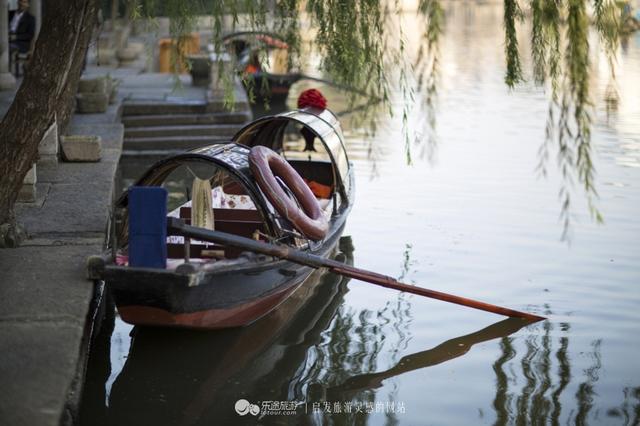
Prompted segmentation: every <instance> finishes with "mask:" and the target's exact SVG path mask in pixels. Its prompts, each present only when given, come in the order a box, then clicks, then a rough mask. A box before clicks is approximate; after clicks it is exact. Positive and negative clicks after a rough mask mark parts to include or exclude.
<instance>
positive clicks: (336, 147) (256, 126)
mask: <svg viewBox="0 0 640 426" xmlns="http://www.w3.org/2000/svg"><path fill="white" fill-rule="evenodd" d="M291 122H294V123H298V124H301V125H303V126H305V127H306V128H308V129H309V130H310V131H311V132H312V133H313V134H314V135H315V136H316V137H317V139H318V140H319V141H320V143H322V145H323V146H324V148H325V149H326V151H327V154H328V155H329V158H330V160H331V163H332V164H333V166H334V170H335V175H336V176H335V178H336V187H337V188H338V190H339V191H340V193H341V195H342V197H343V199H346V198H348V197H347V194H346V193H345V185H344V182H345V181H346V180H347V179H349V173H350V172H351V166H350V163H349V157H348V156H347V150H346V148H345V145H344V136H343V135H342V128H341V127H340V122H339V121H338V119H337V117H336V116H335V115H334V114H333V113H332V112H331V111H329V110H328V109H317V108H304V109H300V110H295V111H289V112H285V113H282V114H278V115H273V116H267V117H262V118H260V119H258V120H256V121H253V122H251V123H249V124H248V125H246V126H245V127H243V128H242V129H240V130H239V131H238V132H237V133H236V134H235V135H234V137H233V142H236V143H239V144H242V145H246V146H248V147H253V146H256V145H263V146H266V147H268V148H271V149H273V150H274V151H277V152H279V151H282V148H283V139H284V132H285V129H286V128H287V126H288V125H289V124H290V123H291Z"/></svg>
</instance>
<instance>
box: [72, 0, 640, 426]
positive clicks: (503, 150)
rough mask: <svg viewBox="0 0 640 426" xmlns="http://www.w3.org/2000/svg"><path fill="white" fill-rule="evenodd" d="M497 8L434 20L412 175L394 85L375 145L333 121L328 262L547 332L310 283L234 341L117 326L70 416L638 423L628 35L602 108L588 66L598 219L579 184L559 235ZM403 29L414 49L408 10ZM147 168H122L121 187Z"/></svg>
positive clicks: (538, 120) (536, 96)
mask: <svg viewBox="0 0 640 426" xmlns="http://www.w3.org/2000/svg"><path fill="white" fill-rule="evenodd" d="M501 14H502V8H501V6H500V5H495V4H484V5H472V2H465V3H462V2H460V3H458V2H456V3H455V4H454V5H453V6H451V7H450V8H449V9H448V10H447V26H446V29H445V34H444V36H443V40H442V44H441V57H440V60H441V70H442V73H441V82H440V88H439V93H438V104H437V113H436V114H437V115H436V133H435V138H432V140H431V142H428V137H427V136H426V135H427V133H428V132H427V131H426V130H424V129H427V127H426V120H425V118H424V117H425V115H424V110H422V109H420V108H418V107H416V108H414V109H413V110H412V112H411V113H410V115H409V123H408V125H409V133H408V134H409V135H410V139H409V145H410V147H411V152H412V159H413V162H412V165H407V161H406V152H405V141H404V140H405V139H404V138H405V132H404V130H403V127H402V122H401V116H402V112H403V106H404V105H405V103H404V100H405V99H404V97H403V96H402V95H401V94H400V93H399V92H398V94H397V95H396V97H395V98H394V99H393V109H394V116H393V117H389V115H388V114H387V113H385V112H381V113H380V114H379V115H378V116H377V117H376V123H377V125H378V129H377V132H376V134H375V135H374V136H371V135H368V134H367V132H365V131H364V130H363V129H362V128H360V127H359V126H358V125H356V124H354V123H355V120H354V117H353V115H350V114H343V115H342V116H341V118H342V120H343V125H344V128H345V135H346V138H347V144H348V150H349V155H350V159H351V160H352V161H353V164H354V166H355V170H356V186H357V191H356V203H355V207H354V209H353V212H352V214H351V216H350V217H349V220H348V225H347V228H346V230H345V235H347V236H349V237H350V239H345V240H344V241H343V246H342V250H343V252H344V253H345V254H346V255H347V259H348V261H350V262H352V263H353V264H354V265H356V266H358V267H361V268H366V269H372V270H375V271H378V272H380V273H384V274H388V275H392V276H395V277H398V278H400V279H401V280H402V281H404V282H408V283H413V284H415V285H417V286H424V287H428V288H432V289H436V290H440V291H444V292H449V293H453V294H457V295H463V296H466V297H471V298H475V299H479V300H483V301H486V302H490V303H495V304H499V305H505V306H508V307H511V308H515V309H519V310H526V311H531V312H534V313H538V314H541V315H544V316H546V317H547V318H548V319H547V320H546V321H543V322H539V323H536V324H534V325H529V326H524V327H523V324H521V323H519V322H517V321H513V320H506V321H505V320H503V318H501V317H498V316H495V315H493V314H489V313H484V312H481V311H476V310H472V309H468V308H464V307H461V306H457V305H451V304H447V303H444V302H439V301H435V300H430V299H424V298H421V297H417V296H412V295H408V294H400V293H397V292H394V291H391V290H387V289H383V288H379V287H375V286H372V285H370V284H366V283H362V282H357V281H353V280H352V281H349V280H346V279H342V278H340V277H337V276H334V275H331V274H326V273H322V272H319V273H316V274H315V275H314V276H312V278H311V279H310V280H309V282H308V283H307V285H306V286H305V287H303V288H302V289H301V290H300V291H298V292H296V293H295V295H294V297H292V298H291V299H290V300H289V301H287V303H286V304H285V305H283V306H282V308H281V309H279V310H278V311H277V312H274V313H273V314H272V315H269V316H268V317H267V318H264V319H262V320H260V321H259V322H257V323H256V324H254V325H252V326H250V327H246V328H243V329H239V330H227V331H222V332H206V333H204V332H185V331H175V330H162V329H132V327H131V326H129V325H127V324H125V323H123V322H122V321H120V320H119V319H118V318H117V316H116V318H115V321H113V322H110V321H105V325H103V330H101V333H100V336H99V339H98V341H97V342H96V344H95V345H94V347H93V348H92V353H91V358H90V364H89V371H88V377H87V382H86V384H85V392H84V396H83V405H82V410H81V423H82V424H87V425H88V424H91V425H99V424H105V425H129V424H131V425H133V424H136V425H144V424H155V425H161V424H163V425H164V424H167V425H218V424H233V425H235V424H372V425H382V424H400V425H467V424H499V425H503V424H528V423H536V424H538V423H549V424H574V423H576V424H605V425H631V424H638V423H639V422H640V362H639V361H638V356H637V354H638V353H640V337H639V333H638V331H639V330H638V328H639V325H640V288H639V286H640V33H636V34H635V35H632V36H631V37H630V38H628V39H627V40H625V42H624V43H623V46H622V48H621V50H620V52H619V57H618V74H617V83H616V84H617V85H618V88H619V92H620V95H621V96H620V100H619V101H618V102H617V104H616V105H614V106H615V108H613V109H612V108H611V103H607V102H605V93H606V88H607V86H608V85H609V83H610V80H609V76H608V73H607V71H606V60H605V58H603V57H599V56H597V55H596V56H594V61H595V62H596V63H595V66H594V76H593V79H592V85H591V87H592V90H593V100H594V105H595V112H594V126H593V137H592V139H593V151H594V161H595V166H596V170H597V178H596V185H597V190H598V193H599V198H598V199H597V206H598V208H599V210H600V211H601V212H602V214H603V216H604V224H596V223H594V221H592V220H591V218H590V215H589V211H588V209H587V207H586V202H585V198H584V195H583V192H582V191H581V190H580V188H579V185H575V186H574V188H573V195H572V198H571V200H572V205H571V211H570V214H571V216H570V218H571V221H570V222H571V223H570V230H569V231H570V232H569V236H570V239H569V240H564V241H563V240H561V235H562V234H563V231H564V225H563V223H562V221H561V219H560V213H561V200H560V199H559V197H558V192H559V189H560V188H561V185H562V179H561V178H560V175H559V174H558V173H557V172H556V161H555V157H554V154H553V150H552V155H551V158H550V159H549V162H548V170H549V173H548V176H547V178H546V179H545V178H540V177H538V174H537V173H536V166H537V165H538V161H539V159H538V150H539V148H540V146H541V144H542V143H543V141H544V131H545V121H546V115H547V109H548V97H547V94H546V93H545V91H544V89H542V88H539V87H535V86H534V85H532V84H524V85H523V87H521V88H518V89H516V90H513V91H510V90H508V89H507V88H506V87H505V85H504V82H503V73H504V56H503V33H502V24H501ZM410 15H411V16H410ZM404 25H405V26H404V33H405V35H406V36H407V37H408V39H409V44H410V45H411V43H417V42H418V36H419V33H420V31H421V30H420V28H419V27H418V26H417V23H416V22H415V20H414V19H413V17H412V14H407V16H406V17H405V22H404ZM596 43H597V41H596V40H595V39H594V42H593V44H594V45H595V44H596ZM521 44H522V45H524V46H526V37H525V36H523V37H522V39H521ZM524 61H525V64H528V60H527V58H526V56H525V58H524ZM303 88H304V87H303V86H302V87H299V88H297V90H302V89H303ZM322 90H323V91H324V92H325V93H326V94H327V97H328V98H329V107H333V108H334V110H338V111H339V110H340V109H341V108H343V107H344V103H343V102H342V101H341V100H340V93H338V92H335V91H331V90H330V89H329V88H322ZM416 96H417V98H418V103H419V101H420V94H416ZM291 98H294V99H295V97H294V96H292V97H291ZM291 98H290V99H291ZM143 162H144V160H141V159H139V158H124V159H123V160H122V165H121V166H122V170H123V173H124V176H123V177H124V180H125V182H129V183H130V182H131V181H132V180H133V179H135V178H136V177H137V175H138V174H139V173H140V172H141V170H143V169H144V165H143V164H142V163H143ZM112 316H113V315H112ZM239 400H245V401H239ZM252 405H255V406H256V407H252ZM236 409H237V410H238V411H240V412H242V413H244V415H242V416H241V415H240V414H238V412H237V411H236ZM251 410H254V412H256V413H257V415H254V414H252V413H251ZM247 412H248V413H247Z"/></svg>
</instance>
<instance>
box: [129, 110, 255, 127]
mask: <svg viewBox="0 0 640 426" xmlns="http://www.w3.org/2000/svg"><path fill="white" fill-rule="evenodd" d="M250 120H251V113H250V112H249V111H236V112H218V113H207V114H160V115H130V116H125V117H122V123H124V125H125V126H127V127H146V126H168V125H184V124H244V123H248V122H249V121H250Z"/></svg>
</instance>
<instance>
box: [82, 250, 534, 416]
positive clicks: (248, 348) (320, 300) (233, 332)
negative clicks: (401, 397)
mask: <svg viewBox="0 0 640 426" xmlns="http://www.w3.org/2000/svg"><path fill="white" fill-rule="evenodd" d="M339 256H342V257H343V258H344V260H345V261H346V262H347V263H349V264H352V263H353V251H352V248H351V246H350V240H349V239H343V240H342V241H341V253H339ZM348 281H349V280H348V279H347V278H343V277H341V276H337V275H335V274H330V273H327V272H326V271H316V272H314V274H312V275H311V277H310V278H309V281H308V282H307V283H306V284H305V285H303V286H302V287H300V288H299V289H298V291H296V293H294V295H293V296H292V297H290V298H289V299H288V300H287V301H286V302H285V303H283V304H282V305H281V307H280V308H279V309H277V310H276V311H274V312H273V313H272V314H270V315H268V316H267V317H265V318H263V319H262V320H260V321H258V322H256V323H255V324H253V325H251V326H248V327H244V328H240V329H229V330H221V331H215V332H203V331H185V330H171V329H159V328H139V327H136V328H134V329H133V331H132V342H131V347H130V351H129V354H128V358H127V361H126V363H125V365H124V367H123V369H122V371H121V372H120V374H119V375H118V376H117V378H116V379H115V382H114V383H113V385H112V387H111V390H110V392H109V393H108V394H106V393H105V383H106V382H107V379H108V377H109V375H110V372H109V368H108V367H106V368H105V367H104V365H102V366H96V365H90V366H89V370H90V373H91V371H93V372H95V374H94V375H93V376H92V374H90V375H89V379H88V382H87V385H86V386H85V395H84V400H83V411H82V412H81V418H80V424H92V425H95V424H105V425H116V424H117V425H128V424H180V425H196V424H227V423H229V424H239V423H238V422H240V424H242V421H248V422H250V421H254V422H255V420H256V418H255V417H253V418H250V417H246V418H245V417H240V416H238V414H237V413H236V412H235V410H234V406H235V403H236V401H237V400H238V399H241V398H243V399H246V400H248V401H250V402H252V403H256V404H259V403H260V401H296V402H297V409H296V413H297V414H298V415H297V416H295V417H292V418H289V420H291V421H294V418H295V419H296V420H295V421H294V423H301V422H302V423H315V422H316V420H317V419H316V418H315V416H316V415H317V413H315V414H314V413H312V412H310V411H311V409H310V408H309V407H310V406H311V404H312V403H313V402H315V401H323V400H324V401H346V400H354V401H362V402H372V401H374V400H375V394H374V392H372V390H373V389H375V388H377V387H379V386H380V385H381V384H382V382H383V381H384V380H386V379H389V378H391V377H395V376H398V375H401V374H404V373H407V372H409V371H414V370H417V369H421V368H426V367H430V366H433V365H437V364H440V363H443V362H446V361H448V360H451V359H455V358H457V357H460V356H462V355H464V354H465V353H467V352H468V351H469V350H470V349H471V348H472V347H473V346H474V345H475V344H478V343H481V342H486V341H488V340H492V339H496V338H501V337H502V338H505V337H506V336H508V335H510V334H512V333H515V332H516V331H518V330H520V329H521V328H522V327H524V326H525V325H527V322H525V321H522V320H516V319H507V320H504V321H500V322H498V323H495V324H493V325H491V326H489V327H486V328H483V329H482V330H479V331H477V332H475V333H471V334H467V335H464V336H460V337H457V338H454V339H450V340H447V341H446V342H443V343H442V344H440V345H438V346H436V347H434V348H432V349H429V350H426V351H422V352H418V353H415V354H411V355H407V356H404V357H403V358H401V359H400V360H399V362H398V363H397V364H396V365H395V366H393V367H392V368H390V369H387V370H384V371H380V372H375V373H369V374H355V375H354V374H352V372H363V371H365V372H366V371H374V370H375V366H376V363H377V362H376V361H377V358H378V356H377V355H378V353H379V352H380V350H381V348H382V345H381V344H378V343H376V342H373V346H372V347H370V348H369V349H367V350H366V351H362V350H360V349H358V352H359V354H358V356H357V357H356V358H354V359H351V357H350V356H348V358H349V359H351V362H350V363H351V364H353V365H352V366H351V367H353V368H349V369H346V368H340V365H341V364H342V362H340V361H341V360H342V361H344V356H345V354H346V353H348V352H350V350H349V349H348V348H349V345H350V341H351V340H353V339H354V338H355V339H356V340H359V338H362V339H363V340H362V342H367V343H366V344H371V342H372V341H373V340H377V339H378V338H379V337H380V336H379V334H381V333H382V331H383V330H381V329H378V330H377V331H376V330H370V329H363V328H362V327H358V320H357V319H355V320H354V318H353V317H354V316H355V313H354V312H351V311H345V310H344V309H341V306H343V298H344V295H345V294H346V293H347V291H348V289H347V282H348ZM387 308H388V311H389V312H388V313H389V315H390V316H392V317H394V318H395V321H393V322H396V321H399V322H402V323H406V321H410V318H407V317H406V315H407V314H408V313H409V312H410V306H408V302H406V301H404V300H403V298H402V297H401V296H400V297H398V300H397V303H396V304H393V303H391V305H390V306H388V307H387ZM361 314H362V313H361ZM377 315H379V316H380V315H382V316H384V315H387V313H385V312H378V313H377ZM360 320H362V321H360V324H362V323H367V322H368V321H367V318H360ZM389 325H390V326H392V327H394V329H395V332H396V333H398V334H400V340H406V339H407V333H406V330H404V331H403V330H402V329H401V328H402V327H400V328H399V325H398V324H389ZM358 329H359V333H360V334H361V336H360V337H359V338H358V337H356V336H354V335H353V334H352V333H354V332H355V333H358ZM109 330H110V328H109V327H108V326H107V327H105V331H107V332H108V331H109ZM342 333H344V334H345V335H344V336H343V335H342ZM403 333H404V338H403V337H402V335H403ZM105 346H107V347H105ZM398 346H402V342H399V344H398ZM361 349H362V348H361ZM95 350H99V351H101V353H102V355H100V354H97V353H95ZM385 350H386V349H385ZM327 351H328V352H327ZM105 353H106V355H105ZM108 354H109V348H108V345H105V344H104V342H103V343H98V344H95V345H94V352H92V354H91V362H92V363H93V364H95V363H96V362H99V360H100V359H101V358H102V363H108V358H109V355H108ZM91 382H93V384H92V383H91ZM320 383H322V384H320ZM334 383H341V384H339V385H336V386H330V385H331V384H334ZM326 386H330V387H326ZM356 393H357V394H358V395H355V394H356ZM367 416H368V415H367V413H364V412H362V413H352V414H346V413H345V414H344V415H342V416H333V415H332V416H331V419H332V421H337V422H338V423H342V422H343V421H346V422H347V423H350V422H352V421H356V422H357V423H359V422H360V421H363V420H366V418H367ZM283 418H285V417H282V416H264V417H262V418H261V419H260V421H261V423H263V424H281V423H282V420H283ZM328 419H329V418H327V419H326V420H328ZM321 422H322V421H321ZM285 423H286V422H285Z"/></svg>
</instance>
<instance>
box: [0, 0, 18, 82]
mask: <svg viewBox="0 0 640 426" xmlns="http://www.w3.org/2000/svg"><path fill="white" fill-rule="evenodd" d="M14 87H16V79H15V77H14V76H13V75H12V74H11V73H10V72H9V2H8V1H7V0H0V90H8V89H13V88H14Z"/></svg>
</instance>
